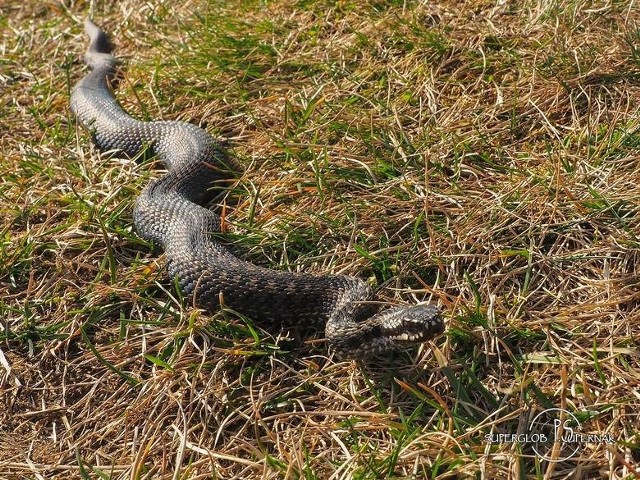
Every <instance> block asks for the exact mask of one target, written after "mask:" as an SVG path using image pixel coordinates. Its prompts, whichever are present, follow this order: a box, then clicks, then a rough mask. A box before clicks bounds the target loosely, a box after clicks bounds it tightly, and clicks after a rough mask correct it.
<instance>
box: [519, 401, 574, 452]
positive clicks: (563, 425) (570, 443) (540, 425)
mask: <svg viewBox="0 0 640 480" xmlns="http://www.w3.org/2000/svg"><path fill="white" fill-rule="evenodd" d="M580 428H581V427H580V422H578V419H577V418H576V417H575V416H574V415H573V414H572V413H571V412H568V411H566V410H563V409H562V408H549V409H547V410H543V411H542V412H540V413H539V414H538V415H536V417H535V418H534V419H533V420H532V422H531V424H530V425H529V433H530V435H531V438H532V439H535V441H533V442H532V444H531V448H533V451H534V452H535V454H536V455H538V456H539V457H540V458H542V459H544V460H547V461H549V462H563V461H565V460H568V459H570V458H571V457H573V456H574V455H575V454H576V453H578V450H580V446H581V443H580V440H581V438H582V435H581V433H580V432H579V431H580Z"/></svg>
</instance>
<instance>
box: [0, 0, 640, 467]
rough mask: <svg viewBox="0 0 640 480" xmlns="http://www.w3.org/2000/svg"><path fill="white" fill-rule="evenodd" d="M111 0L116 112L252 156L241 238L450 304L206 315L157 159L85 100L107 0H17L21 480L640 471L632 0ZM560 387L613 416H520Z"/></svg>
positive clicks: (237, 227)
mask: <svg viewBox="0 0 640 480" xmlns="http://www.w3.org/2000/svg"><path fill="white" fill-rule="evenodd" d="M95 3H98V4H99V5H97V6H95V5H94V7H95V8H94V9H93V10H92V11H91V14H92V16H93V18H94V19H95V21H96V22H97V23H99V24H100V25H101V26H103V27H104V28H105V30H106V31H107V32H109V33H110V34H111V36H112V40H113V43H114V45H115V47H116V54H117V55H118V57H119V58H121V59H122V66H123V72H122V75H121V80H120V83H119V86H118V89H117V96H118V98H119V99H120V101H121V103H122V104H123V106H124V107H125V108H126V109H127V110H128V111H130V112H131V113H132V114H134V115H135V116H137V117H139V118H142V119H160V118H163V119H172V120H174V119H181V120H185V121H189V122H192V123H195V124H198V125H201V126H202V127H204V128H206V129H207V130H208V131H209V132H210V133H212V134H213V135H215V136H217V137H219V138H220V139H221V140H222V141H223V142H224V144H225V146H226V148H227V149H228V150H229V151H230V152H231V153H232V154H233V155H234V156H235V157H236V158H237V159H238V161H239V163H240V164H241V165H242V166H243V169H244V171H243V172H242V174H241V175H240V176H239V178H238V180H237V183H236V184H235V186H234V187H233V188H231V189H230V190H229V191H228V192H226V193H225V195H224V196H222V197H221V198H219V199H218V200H217V201H216V203H215V204H214V205H212V208H215V209H217V210H218V211H220V212H221V213H222V215H223V217H224V223H225V230H226V232H227V236H228V238H229V239H230V240H233V241H234V244H235V248H237V252H238V254H239V255H240V256H242V257H243V258H245V259H247V260H250V261H252V262H255V263H258V264H260V265H264V266H268V267H270V268H274V269H280V270H290V271H307V272H312V273H316V274H321V273H343V274H350V275H357V276H360V277H361V278H363V279H365V280H367V281H368V282H370V283H371V285H372V286H374V287H375V288H377V289H378V293H379V297H380V298H381V299H383V300H384V301H385V302H387V303H393V304H415V303H417V302H431V303H435V304H438V305H439V306H440V308H441V309H442V312H443V317H444V319H445V322H446V327H447V328H446V331H445V333H444V334H443V335H441V336H439V337H438V338H435V339H434V340H433V341H431V342H428V343H425V344H424V345H422V346H420V347H419V348H415V349H412V350H408V351H402V352H395V353H393V354H390V355H387V356H385V357H383V358H381V357H376V358H372V359H358V360H349V359H341V358H338V357H335V356H334V355H333V354H332V353H331V352H330V351H329V350H328V349H327V345H326V344H325V342H324V340H323V333H322V328H318V327H316V326H305V325H300V326H299V327H295V328H282V327H279V326H274V325H261V324H257V323H254V322H253V321H252V319H244V318H240V317H238V316H236V315H233V314H232V313H230V312H226V311H222V312H203V311H201V310H198V309H197V308H195V307H194V306H193V305H192V304H191V302H190V299H189V298H183V296H182V295H181V293H180V292H179V291H177V290H176V288H174V285H173V282H172V280H171V279H169V278H168V277H167V274H166V270H165V268H164V261H163V256H162V251H161V250H160V249H159V248H158V246H154V245H152V244H150V243H148V242H146V241H143V240H141V239H140V238H139V237H137V236H136V234H135V231H134V229H133V227H132V208H133V204H134V202H135V198H136V195H137V194H138V193H139V192H140V191H141V189H142V188H144V186H145V185H146V184H147V183H148V182H149V181H150V179H152V178H155V177H157V176H158V175H161V174H162V173H161V165H158V164H157V163H156V162H153V160H152V159H140V158H139V159H127V158H118V157H113V156H110V155H104V154H100V153H99V152H98V151H97V150H96V149H95V148H94V147H92V145H91V139H90V135H88V134H87V132H85V131H83V130H82V129H81V128H79V127H78V126H77V124H76V122H75V120H74V118H73V117H72V115H71V113H70V111H69V92H70V89H71V87H72V86H73V84H74V83H75V82H76V81H77V80H78V79H79V78H81V76H82V75H83V74H84V72H85V68H84V66H83V65H82V61H81V58H82V53H83V51H84V49H85V48H86V46H87V38H86V36H85V35H84V33H83V31H82V19H83V18H84V17H85V16H86V15H88V14H89V13H90V5H89V2H83V1H79V2H70V1H66V0H65V1H62V2H42V3H40V2H20V1H16V0H8V1H6V0H5V1H4V2H2V4H1V5H0V46H1V52H2V57H1V60H0V96H1V99H2V115H1V116H0V147H1V150H0V169H1V171H0V195H1V198H2V205H1V207H0V208H1V209H0V215H1V217H2V223H1V224H0V225H1V226H2V231H1V237H0V238H1V242H0V318H1V319H2V323H1V324H0V478H3V479H4V478H7V479H12V478H47V479H63V478H64V479H66V478H101V479H105V478H141V479H142V478H183V479H187V478H188V479H197V478H221V479H229V478H237V479H253V478H265V479H270V478H274V479H275V478H284V479H294V478H295V479H297V478H308V479H321V480H325V479H351V478H353V479H380V478H397V479H400V478H415V479H422V478H438V479H440V478H442V479H444V478H616V479H622V478H637V477H638V476H640V470H639V469H638V463H640V433H639V431H638V425H640V397H638V384H639V383H640V362H639V351H638V348H637V340H638V337H639V336H640V309H639V307H638V304H639V302H640V276H639V266H638V265H639V264H640V253H639V252H640V250H638V247H639V245H640V242H639V240H638V238H639V237H640V227H639V226H638V225H639V220H640V219H639V216H640V210H639V208H638V204H639V201H640V175H639V174H638V163H639V160H640V155H639V153H638V152H639V149H640V8H639V6H638V4H637V2H634V1H614V0H608V1H595V0H594V1H589V0H571V1H569V0H568V1H554V0H524V1H522V2H507V1H495V0H492V1H487V0H469V1H461V2H458V1H447V0H439V1H429V2H427V1H422V2H419V1H409V0H405V1H397V0H396V1H393V0H390V1H374V0H370V1H360V0H343V1H329V0H318V1H305V0H299V1H292V0H291V1H284V0H282V1H261V2H260V1H253V0H252V1H249V0H247V1H237V2H222V1H213V0H210V1H208V2H207V1H204V0H195V1H191V2H177V1H162V0H149V1H147V2H144V3H141V2H134V1H132V0H123V1H121V2H95ZM550 408H557V409H562V410H565V411H567V412H569V413H571V415H573V416H575V418H576V419H577V421H578V423H579V425H575V422H574V423H573V424H571V428H577V429H579V431H580V432H582V433H585V434H594V435H600V437H598V438H595V437H593V438H592V439H591V440H588V441H585V442H582V443H581V444H580V448H579V449H578V451H577V452H576V453H575V454H574V455H572V456H571V457H570V458H564V456H563V455H565V454H566V451H567V450H568V449H567V445H562V444H556V445H557V446H558V448H552V447H553V446H554V444H553V443H551V444H550V445H551V446H550V448H549V449H548V451H546V454H545V452H537V453H536V450H534V446H535V445H536V444H535V442H531V441H529V440H531V439H526V438H524V437H520V440H518V439H517V438H515V437H513V435H512V434H515V435H517V434H522V435H524V434H527V433H529V434H530V433H532V431H530V430H531V429H530V426H531V425H538V427H536V428H542V429H544V428H547V427H546V426H548V425H549V424H550V423H551V422H552V421H553V419H554V418H555V417H553V415H551V413H549V412H546V413H544V411H545V409H550ZM541 414H543V417H539V418H545V419H546V420H545V422H543V423H540V422H538V423H535V422H533V421H534V419H535V418H536V417H537V416H539V415H541ZM550 415H551V416H550ZM540 425H542V426H540ZM545 425H546V426H545ZM567 426H569V425H567ZM540 431H541V430H536V432H538V433H539V432H540ZM534 433H535V432H534ZM500 435H502V436H500ZM607 439H608V440H611V441H605V440H607ZM489 440H493V441H489ZM571 445H573V444H571ZM560 447H565V448H560ZM537 450H540V448H538V449H537ZM541 453H542V454H543V455H541ZM545 456H546V457H547V458H546V459H545Z"/></svg>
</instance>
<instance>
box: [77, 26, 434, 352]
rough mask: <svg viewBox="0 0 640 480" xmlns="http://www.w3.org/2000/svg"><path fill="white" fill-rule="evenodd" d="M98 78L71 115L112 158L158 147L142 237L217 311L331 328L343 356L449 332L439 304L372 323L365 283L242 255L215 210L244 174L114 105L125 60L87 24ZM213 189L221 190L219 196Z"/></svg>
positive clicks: (143, 202)
mask: <svg viewBox="0 0 640 480" xmlns="http://www.w3.org/2000/svg"><path fill="white" fill-rule="evenodd" d="M85 30H86V32H87V34H88V35H89V37H90V40H91V42H90V46H89V48H88V50H87V52H86V54H85V63H86V64H87V65H88V66H89V67H90V72H89V73H88V74H87V75H86V76H85V77H84V78H82V79H81V80H80V81H79V82H78V83H77V84H76V86H75V87H74V89H73V91H72V94H71V110H72V111H73V113H74V114H75V115H76V117H77V119H78V120H79V122H80V123H81V124H82V125H83V126H84V127H86V128H87V129H88V130H90V131H91V132H92V134H93V137H94V140H95V142H96V143H97V145H98V147H99V148H100V149H102V150H119V151H120V152H122V153H124V154H126V155H128V156H130V157H133V156H135V155H137V154H139V153H140V152H141V151H143V150H144V149H145V148H150V149H151V150H152V153H153V154H154V155H156V156H157V158H159V159H160V160H162V162H163V163H164V164H165V165H166V167H167V169H168V173H166V174H165V175H164V176H162V177H161V178H159V179H157V180H155V181H153V182H151V183H150V184H149V185H148V186H147V187H146V188H145V189H144V190H143V192H142V193H141V194H140V196H139V197H138V199H137V201H136V204H135V208H134V214H133V217H134V225H135V228H136V231H137V233H138V234H139V235H140V236H141V237H143V238H145V239H148V240H152V241H154V242H156V243H158V244H159V245H161V246H162V248H163V249H164V251H165V254H166V259H167V264H168V271H169V275H170V276H171V278H177V281H178V283H179V286H180V288H181V289H182V290H183V291H184V292H185V293H187V294H190V295H193V296H194V297H195V300H196V303H197V304H198V305H199V306H201V307H203V308H205V309H209V310H211V311H216V310H217V309H219V308H220V301H221V299H222V301H223V303H224V305H226V306H228V307H230V308H232V309H233V310H236V311H238V312H240V313H242V314H244V315H247V316H248V317H250V318H254V319H256V320H265V321H276V322H285V323H294V322H295V323H297V324H303V325H304V324H305V322H309V323H310V322H314V323H315V322H319V321H325V322H326V327H325V335H326V338H327V340H328V341H329V343H330V344H331V345H332V346H333V348H334V349H335V350H337V351H338V352H340V353H342V354H346V355H349V356H354V355H359V354H363V353H367V354H368V353H372V352H380V351H383V350H387V349H391V348H397V347H403V346H406V345H411V344H415V343H419V342H424V341H426V340H428V339H430V338H432V337H434V336H435V335H437V334H438V333H440V332H442V330H443V322H442V319H441V317H440V315H439V311H438V309H437V308H436V307H435V306H433V305H429V304H422V305H416V306H410V307H391V308H388V309H386V310H384V311H383V312H381V313H378V314H376V315H373V316H370V315H371V312H370V308H368V307H367V305H366V301H367V300H368V299H370V298H371V296H372V292H371V290H370V288H369V287H368V286H367V285H366V284H365V283H364V282H363V281H362V280H360V279H358V278H354V277H349V276H342V275H327V276H315V275H310V274H303V273H290V272H281V271H274V270H269V269H266V268H262V267H259V266H256V265H253V264H251V263H248V262H246V261H243V260H241V259H239V258H237V257H235V256H234V255H232V254H231V253H230V252H229V251H228V250H227V248H225V246H224V245H222V244H220V243H219V242H218V241H217V240H216V239H215V235H213V234H215V233H218V232H220V217H219V216H218V215H216V214H215V213H214V212H212V211H210V210H209V209H207V208H205V207H204V206H203V205H205V204H206V203H207V202H208V201H210V200H211V199H212V197H213V196H215V193H214V192H215V191H216V189H217V191H218V192H219V191H220V189H221V188H224V187H225V185H227V184H228V180H229V176H230V175H229V173H230V172H231V171H238V170H239V169H238V166H237V165H236V164H235V162H234V161H232V160H231V159H230V158H229V157H228V156H227V155H226V154H225V152H224V151H223V150H222V149H221V147H220V146H219V145H218V143H217V142H216V141H215V140H214V139H213V138H212V137H211V136H210V135H209V134H208V133H207V132H205V131H204V130H202V129H201V128H199V127H197V126H195V125H192V124H189V123H184V122H177V121H151V122H144V121H139V120H136V119H134V118H132V117H131V116H129V115H128V114H127V113H126V112H125V111H124V110H123V109H122V108H121V107H120V105H119V104H118V102H117V100H116V99H115V98H114V96H113V94H112V92H111V88H110V81H111V80H112V78H113V76H114V75H115V73H116V64H117V61H116V58H115V57H114V56H113V55H112V54H111V50H112V47H111V44H110V42H109V40H108V38H107V36H106V34H105V33H104V32H103V31H102V30H101V29H100V28H99V27H97V26H96V25H95V24H94V23H93V22H92V21H91V20H90V19H87V20H86V21H85ZM212 187H213V188H212Z"/></svg>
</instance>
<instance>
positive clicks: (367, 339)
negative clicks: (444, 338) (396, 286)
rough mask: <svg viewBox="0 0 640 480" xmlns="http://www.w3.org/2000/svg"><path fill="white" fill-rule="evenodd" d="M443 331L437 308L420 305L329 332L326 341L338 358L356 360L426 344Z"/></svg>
mask: <svg viewBox="0 0 640 480" xmlns="http://www.w3.org/2000/svg"><path fill="white" fill-rule="evenodd" d="M443 331H444V322H443V320H442V317H441V316H440V310H439V309H438V307H436V306H435V305H431V304H421V305H415V306H412V307H392V308H389V309H387V310H384V311H383V312H381V313H379V314H378V315H375V316H374V317H371V318H369V319H368V320H366V321H364V322H360V323H355V324H353V325H350V326H349V327H348V328H346V327H343V328H340V329H339V332H338V331H332V329H327V338H328V340H329V342H330V343H331V345H332V346H333V348H334V350H335V351H336V352H337V353H338V354H339V355H341V356H348V357H357V356H362V355H370V354H375V353H380V352H384V351H387V350H394V349H399V348H405V347H409V346H412V345H416V344H419V343H423V342H426V341H427V340H430V339H432V338H434V337H435V336H437V335H438V334H440V333H442V332H443Z"/></svg>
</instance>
